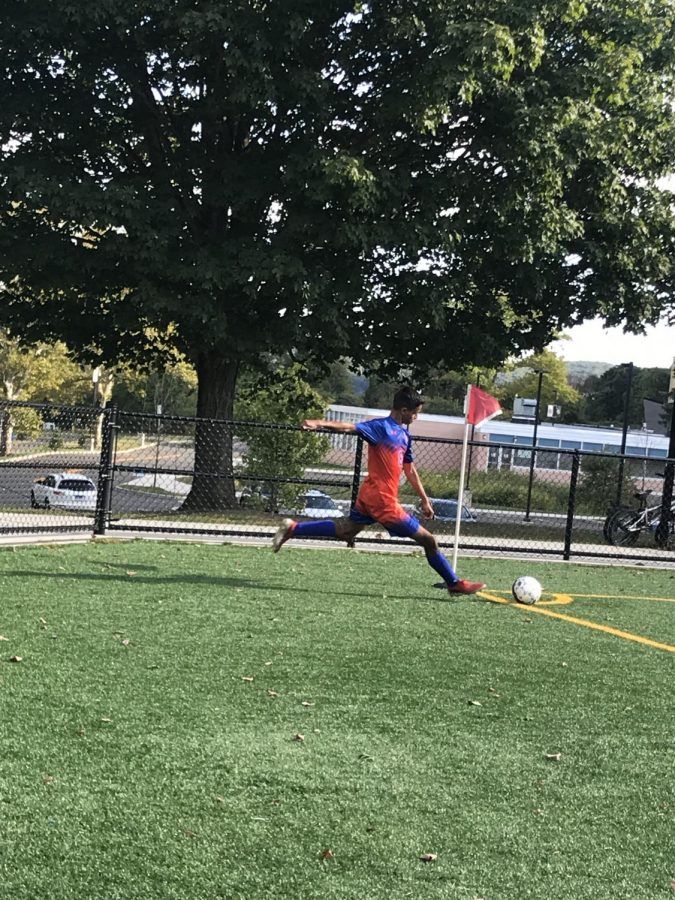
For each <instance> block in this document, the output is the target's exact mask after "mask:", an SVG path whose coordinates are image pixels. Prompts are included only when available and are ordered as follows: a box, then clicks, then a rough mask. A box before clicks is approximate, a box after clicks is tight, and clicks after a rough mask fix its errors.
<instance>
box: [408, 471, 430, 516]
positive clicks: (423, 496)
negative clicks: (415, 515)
mask: <svg viewBox="0 0 675 900" xmlns="http://www.w3.org/2000/svg"><path fill="white" fill-rule="evenodd" d="M403 474H404V475H405V477H406V478H407V479H408V484H409V485H410V487H411V488H412V489H413V490H414V491H415V493H416V494H417V496H418V497H419V498H420V507H421V509H422V514H423V515H424V518H425V519H433V517H434V515H435V513H434V508H433V506H432V505H431V502H430V501H429V498H428V497H427V492H426V491H425V490H424V486H423V484H422V479H421V478H420V476H419V474H418V472H417V469H416V468H415V464H414V463H406V464H405V465H404V466H403Z"/></svg>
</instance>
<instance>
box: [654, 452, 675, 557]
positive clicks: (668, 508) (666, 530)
mask: <svg viewBox="0 0 675 900" xmlns="http://www.w3.org/2000/svg"><path fill="white" fill-rule="evenodd" d="M673 482H675V463H673V462H669V463H666V468H665V472H664V475H663V494H662V496H661V515H660V517H659V524H658V525H657V526H656V533H655V535H654V541H655V543H656V546H657V547H662V548H664V549H668V548H669V545H670V535H671V522H672V521H673V508H672V507H673ZM673 537H674V540H675V535H674V536H673Z"/></svg>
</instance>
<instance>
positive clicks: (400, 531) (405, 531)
mask: <svg viewBox="0 0 675 900" xmlns="http://www.w3.org/2000/svg"><path fill="white" fill-rule="evenodd" d="M349 521H350V522H354V523H355V524H356V525H381V526H382V527H383V528H386V529H387V531H388V532H389V534H390V535H391V536H392V537H412V536H413V535H415V534H417V531H418V530H419V527H420V523H419V521H418V520H417V519H416V518H415V516H409V515H408V514H407V513H405V514H404V515H403V516H401V518H400V519H396V520H392V521H389V522H382V521H380V520H379V519H374V518H373V517H372V516H367V515H364V513H360V512H359V511H358V510H357V509H356V508H355V507H352V511H351V512H350V513H349Z"/></svg>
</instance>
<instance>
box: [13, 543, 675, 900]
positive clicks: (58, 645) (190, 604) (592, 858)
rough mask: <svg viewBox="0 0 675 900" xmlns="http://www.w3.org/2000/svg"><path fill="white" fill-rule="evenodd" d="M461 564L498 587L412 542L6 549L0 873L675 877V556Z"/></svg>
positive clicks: (384, 884)
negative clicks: (366, 546) (594, 563)
mask: <svg viewBox="0 0 675 900" xmlns="http://www.w3.org/2000/svg"><path fill="white" fill-rule="evenodd" d="M524 572H527V573H530V574H533V575H535V576H536V577H538V578H539V579H540V580H541V581H542V583H543V584H544V587H545V589H546V590H547V593H546V594H545V596H544V598H543V602H542V603H541V604H538V605H537V606H536V607H533V608H526V607H521V606H515V605H513V604H510V603H506V602H503V601H505V600H506V598H507V597H508V590H509V586H510V584H511V582H512V580H513V578H514V577H515V576H516V575H517V574H523V573H524ZM461 573H462V574H463V575H466V576H467V577H471V578H477V577H481V578H484V580H486V581H487V582H488V589H487V593H486V594H485V595H484V596H483V597H471V598H461V599H453V600H448V599H447V597H446V595H445V594H444V593H443V592H441V591H438V590H435V589H433V588H432V587H431V586H430V585H431V584H432V583H433V582H434V581H435V580H436V576H435V575H434V573H433V572H431V570H430V569H428V567H427V566H426V564H425V561H424V559H423V558H419V557H412V556H407V555H402V554H392V555H386V554H375V553H367V552H349V551H346V550H330V549H326V550H305V549H300V548H286V547H285V548H284V550H283V551H282V552H281V553H280V554H279V555H278V556H274V555H273V554H272V553H271V552H270V551H269V550H267V549H257V548H251V547H237V546H202V545H192V544H178V543H175V544H174V543H168V542H167V543H155V542H132V543H121V542H120V543H115V542H102V543H96V544H85V545H76V546H75V545H73V546H63V547H51V548H47V547H45V548H20V549H16V550H12V549H3V550H1V551H0V586H1V588H2V593H1V596H2V602H1V604H0V635H2V637H3V640H2V642H0V690H1V696H2V730H1V732H0V733H1V735H2V738H1V740H2V766H1V768H0V810H1V813H2V815H1V817H0V885H1V888H0V894H1V895H2V896H3V897H7V898H11V900H28V898H30V900H36V898H37V900H42V898H49V900H65V898H69V900H70V898H78V900H99V898H100V900H115V898H124V900H141V898H142V900H155V898H156V900H159V898H161V900H165V898H170V900H207V898H209V900H210V898H242V900H256V898H286V897H288V898H293V900H304V898H317V900H318V898H322V900H323V898H327V900H330V898H359V900H370V898H383V900H384V898H386V900H399V898H416V900H417V898H421V900H426V898H462V900H464V898H474V900H475V898H484V900H502V898H503V900H518V898H521V897H522V898H542V900H544V898H546V900H567V898H569V900H581V898H589V900H590V898H593V900H603V898H607V900H609V898H612V900H616V898H622V900H623V898H625V900H640V898H661V897H662V898H669V897H672V896H673V888H672V884H671V882H672V880H673V879H675V856H674V853H673V850H674V841H673V821H674V819H675V778H674V772H675V768H674V765H675V763H674V759H675V757H674V753H673V734H674V732H675V711H674V710H675V701H674V693H673V666H674V664H675V652H674V651H675V620H674V614H675V572H674V571H672V570H671V571H667V570H658V571H650V570H646V569H637V568H636V569H620V568H599V567H598V568H596V567H582V566H573V565H564V564H561V563H550V564H546V563H532V562H527V563H516V562H510V561H496V560H486V561H480V560H475V559H474V560H467V561H465V562H464V563H463V564H462V566H461ZM589 595H593V596H589ZM589 623H590V624H589ZM593 625H595V626H600V627H601V628H603V629H606V630H597V628H593V627H591V626H593ZM5 639H6V640H5ZM16 657H21V660H20V661H14V662H12V661H11V660H12V659H13V658H16ZM301 737H302V738H303V739H301ZM424 854H432V855H434V856H435V857H436V858H435V859H433V860H432V861H428V862H425V861H423V860H422V859H421V858H420V857H422V856H423V855H424Z"/></svg>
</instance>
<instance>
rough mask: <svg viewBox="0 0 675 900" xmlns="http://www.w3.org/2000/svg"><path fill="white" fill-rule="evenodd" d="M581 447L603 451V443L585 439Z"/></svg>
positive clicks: (597, 451)
mask: <svg viewBox="0 0 675 900" xmlns="http://www.w3.org/2000/svg"><path fill="white" fill-rule="evenodd" d="M581 448H582V450H593V451H594V452H596V453H600V452H602V444H595V443H593V442H592V441H584V442H583V444H582V445H581Z"/></svg>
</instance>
